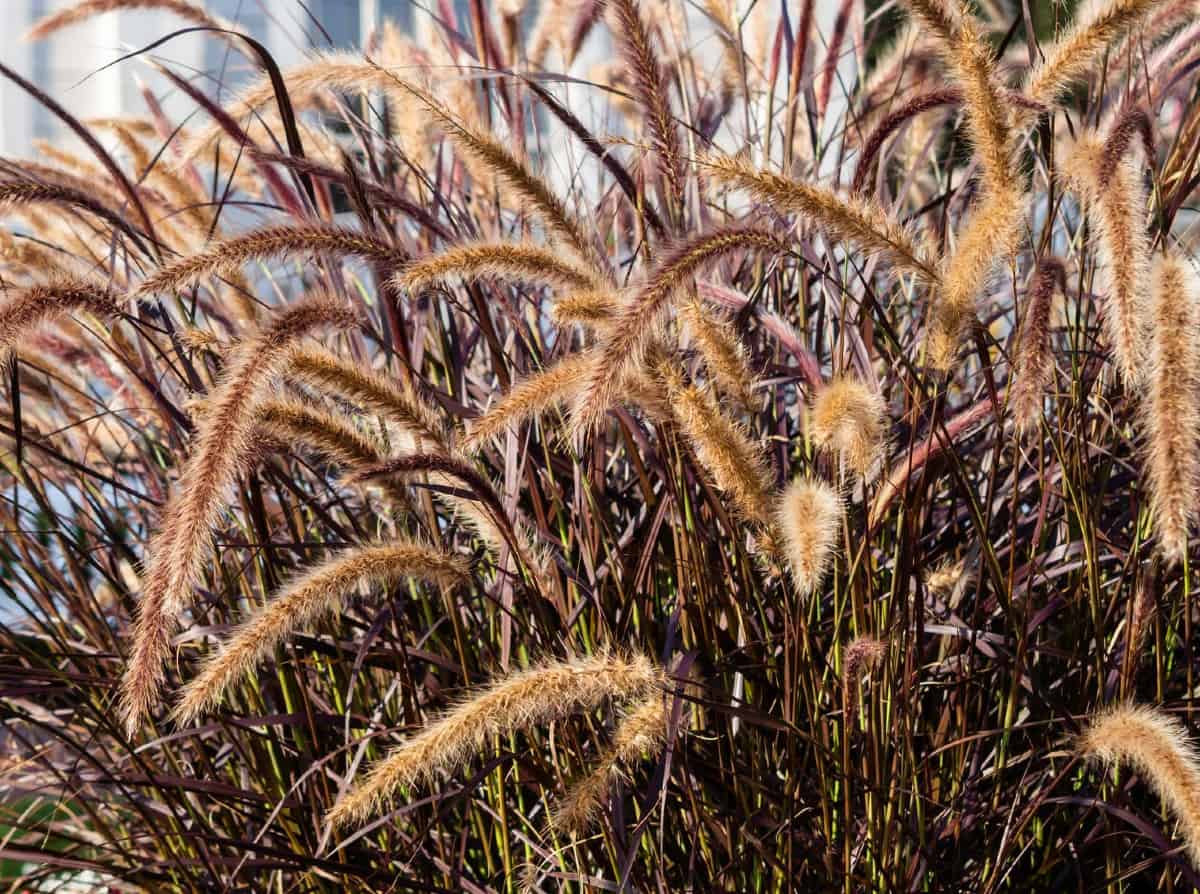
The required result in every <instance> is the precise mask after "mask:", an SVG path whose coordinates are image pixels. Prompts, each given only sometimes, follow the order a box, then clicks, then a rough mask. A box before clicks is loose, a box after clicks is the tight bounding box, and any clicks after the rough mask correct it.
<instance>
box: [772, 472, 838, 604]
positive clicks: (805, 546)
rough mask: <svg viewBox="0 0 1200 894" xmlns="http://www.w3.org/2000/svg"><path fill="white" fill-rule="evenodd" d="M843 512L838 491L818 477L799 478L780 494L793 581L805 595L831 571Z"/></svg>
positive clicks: (779, 516)
mask: <svg viewBox="0 0 1200 894" xmlns="http://www.w3.org/2000/svg"><path fill="white" fill-rule="evenodd" d="M842 511H843V509H842V498H841V497H840V496H839V495H838V492H837V491H836V490H834V489H833V488H832V487H830V486H829V485H828V484H826V483H825V482H824V481H820V480H818V479H812V478H796V479H795V480H793V481H792V483H791V484H789V485H788V486H787V489H786V490H785V491H784V492H783V493H782V494H781V495H780V497H779V500H778V503H777V504H776V510H775V513H776V515H775V520H776V524H777V525H778V526H779V530H780V532H781V533H782V535H783V544H784V548H785V549H786V558H787V562H788V566H789V568H790V569H791V572H792V580H793V581H794V582H795V584H796V589H797V590H798V591H799V592H800V594H801V595H802V596H807V595H809V594H812V593H814V592H815V591H816V590H817V588H818V587H819V586H820V585H821V581H822V580H824V578H825V575H826V574H828V573H829V567H830V565H831V564H832V563H833V555H834V551H835V550H836V548H837V540H838V537H839V535H840V527H841V522H842Z"/></svg>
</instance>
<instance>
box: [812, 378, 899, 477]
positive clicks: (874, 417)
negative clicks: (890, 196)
mask: <svg viewBox="0 0 1200 894" xmlns="http://www.w3.org/2000/svg"><path fill="white" fill-rule="evenodd" d="M812 433H813V441H815V442H816V444H817V446H818V447H821V448H824V449H829V450H832V451H834V452H835V453H836V454H837V455H838V459H839V460H840V462H841V464H842V466H843V467H844V468H845V467H848V468H850V469H852V470H853V471H854V472H857V473H858V474H859V475H862V476H863V477H864V478H869V477H871V476H872V475H873V474H874V471H875V470H876V469H877V467H878V465H879V463H880V461H881V460H882V459H883V452H884V449H885V443H886V438H887V405H886V404H885V403H884V400H883V395H881V394H880V393H879V392H878V391H876V390H875V389H874V388H871V387H870V386H869V385H867V384H866V383H865V382H863V381H861V380H859V379H856V378H852V377H850V376H842V377H840V378H837V379H834V380H833V381H832V382H830V383H829V384H828V385H826V386H825V387H824V388H822V389H821V390H820V391H819V392H818V393H817V396H816V400H814V401H813V405H812Z"/></svg>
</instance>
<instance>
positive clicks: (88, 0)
mask: <svg viewBox="0 0 1200 894" xmlns="http://www.w3.org/2000/svg"><path fill="white" fill-rule="evenodd" d="M138 9H147V10H151V9H153V10H163V11H165V12H171V13H174V14H175V15H177V16H179V17H180V18H182V19H184V20H185V21H188V22H191V23H192V24H194V25H200V26H201V27H205V28H227V29H235V26H234V25H231V24H230V23H229V22H226V21H225V20H224V19H222V18H219V17H217V16H214V15H210V14H209V13H207V12H205V11H204V8H203V7H202V6H200V5H198V4H196V3H191V2H188V0H79V2H77V3H73V4H72V5H70V6H67V7H65V8H63V9H59V10H57V11H55V12H52V13H50V14H49V15H47V16H45V17H43V18H41V19H39V20H38V21H37V22H35V23H34V25H33V27H32V28H30V29H29V31H27V32H26V33H25V39H26V40H43V39H44V38H47V37H49V36H50V35H51V34H54V33H55V32H57V31H61V30H62V29H64V28H68V27H70V26H71V25H76V24H79V23H80V22H85V21H87V20H88V19H90V18H93V17H95V16H98V15H102V14H104V13H106V12H117V11H124V10H138ZM235 30H236V29H235Z"/></svg>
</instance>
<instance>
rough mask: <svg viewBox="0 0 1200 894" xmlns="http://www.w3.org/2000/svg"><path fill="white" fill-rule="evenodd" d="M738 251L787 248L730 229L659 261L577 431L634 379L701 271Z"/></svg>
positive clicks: (598, 371) (602, 363)
mask: <svg viewBox="0 0 1200 894" xmlns="http://www.w3.org/2000/svg"><path fill="white" fill-rule="evenodd" d="M737 251H755V252H767V253H782V252H784V251H786V244H785V243H784V242H783V241H782V240H781V239H779V238H778V237H776V236H775V235H774V234H773V233H772V232H770V231H769V230H765V229H761V228H758V227H743V226H733V227H725V228H721V229H718V230H715V231H713V232H710V233H705V234H702V235H700V236H698V237H696V238H695V239H693V240H692V241H690V242H686V243H683V244H682V245H679V246H677V247H676V248H675V249H674V250H673V251H671V252H668V253H667V254H666V255H665V256H664V257H663V258H662V259H661V260H660V261H659V263H658V266H657V267H656V268H655V269H654V271H653V272H652V273H651V274H650V276H649V278H648V279H647V281H646V283H645V285H643V286H642V287H641V288H640V289H639V290H637V291H636V292H635V294H634V295H633V296H632V298H631V299H630V300H629V301H628V302H627V303H626V304H625V305H624V306H623V307H622V308H621V310H620V312H619V313H618V315H617V317H616V319H615V320H614V321H613V324H612V329H611V330H610V331H609V333H608V335H607V337H606V338H605V340H604V342H603V343H602V344H601V346H600V348H599V351H598V354H597V358H596V363H595V364H594V365H593V369H592V374H591V376H590V378H589V381H588V384H587V386H586V388H585V389H584V390H583V393H582V394H581V395H580V399H579V400H578V401H577V402H576V405H575V408H574V413H573V418H574V424H575V428H576V429H577V430H581V431H589V430H592V429H594V428H595V427H596V426H597V425H598V424H599V423H600V420H601V419H602V418H603V417H604V414H605V412H607V410H608V408H609V406H611V405H612V403H613V401H614V399H615V397H616V395H617V394H618V393H619V392H620V390H621V388H622V387H623V386H624V384H625V382H626V379H627V378H628V377H629V375H630V373H632V372H633V371H634V370H636V369H638V368H640V367H641V366H642V363H643V360H644V358H645V356H646V350H647V348H648V347H649V345H650V343H651V341H652V340H653V336H654V334H655V332H656V330H657V328H658V324H659V322H660V320H661V319H662V316H663V314H664V313H665V312H666V310H667V308H668V307H669V306H670V305H671V302H672V299H673V298H674V296H675V295H677V294H678V293H679V292H680V291H681V290H682V289H684V288H686V287H687V286H689V285H690V284H691V283H692V281H693V278H694V277H695V276H696V275H697V274H698V273H699V272H700V271H701V270H703V269H705V268H706V267H709V266H711V265H712V264H715V263H716V262H717V261H719V260H721V259H722V258H724V257H727V256H728V255H729V254H730V253H732V252H737Z"/></svg>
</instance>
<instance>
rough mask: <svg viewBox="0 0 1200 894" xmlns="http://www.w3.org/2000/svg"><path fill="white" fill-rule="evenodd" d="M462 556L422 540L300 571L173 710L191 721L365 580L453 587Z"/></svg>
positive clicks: (462, 571)
mask: <svg viewBox="0 0 1200 894" xmlns="http://www.w3.org/2000/svg"><path fill="white" fill-rule="evenodd" d="M468 574H469V572H468V569H467V564H466V562H465V561H463V560H462V559H459V558H457V557H454V556H451V555H449V554H447V553H444V552H441V551H439V550H435V549H433V548H432V547H428V546H425V545H423V544H419V543H406V542H397V543H383V544H378V545H369V546H360V547H354V548H352V549H348V550H346V551H344V552H342V553H341V554H340V555H337V556H334V557H333V558H332V559H330V560H329V561H327V562H325V563H324V564H322V565H318V566H317V567H316V568H313V569H312V570H310V571H308V572H306V573H303V574H301V575H298V576H297V577H295V578H294V579H293V580H292V581H291V583H289V584H287V585H285V586H284V587H283V589H282V590H281V591H280V592H279V593H278V594H277V595H276V596H275V597H274V598H272V599H271V601H270V602H268V603H267V604H266V605H265V606H264V607H263V608H262V609H260V610H259V611H257V612H256V613H255V614H254V615H253V616H251V617H250V618H249V619H248V620H246V621H244V622H243V623H242V624H241V625H240V626H239V627H238V628H237V629H236V630H235V631H234V632H233V634H232V635H231V636H230V637H229V639H228V640H226V641H225V643H224V644H223V645H222V647H221V650H220V651H219V652H218V653H217V654H215V655H213V656H212V657H210V658H209V659H208V661H207V662H206V663H205V665H204V667H203V668H202V669H201V671H200V673H199V674H198V675H197V676H196V677H195V678H193V679H192V680H191V681H190V682H189V683H188V684H187V686H186V687H185V688H184V690H183V695H182V697H181V698H180V701H179V703H178V704H177V705H176V707H175V710H174V716H175V720H176V722H177V723H180V724H185V723H189V722H191V721H192V720H194V719H195V718H197V717H199V716H200V715H201V714H203V713H204V712H205V711H208V710H210V709H211V708H213V707H215V706H216V705H217V704H219V703H220V701H221V699H222V698H223V697H224V695H225V693H226V692H227V691H228V690H229V688H230V687H231V686H232V685H233V684H234V683H236V682H237V681H238V680H239V679H240V678H242V677H243V676H245V675H246V674H247V673H249V672H250V671H251V670H252V669H253V668H254V666H255V665H256V664H257V663H258V662H259V661H261V660H263V659H264V658H265V657H266V656H267V655H268V654H270V652H271V651H272V650H273V649H274V648H275V647H276V646H277V645H278V644H279V643H281V642H282V641H283V640H284V639H285V638H286V637H288V636H289V635H291V634H292V633H294V632H295V631H297V630H301V629H303V628H305V627H307V626H309V625H310V624H313V623H316V622H318V621H320V620H321V619H322V618H327V617H329V616H331V615H335V614H337V613H338V612H340V611H341V610H342V605H343V602H344V600H345V598H346V597H347V596H348V595H349V594H350V593H351V592H352V591H353V590H354V589H355V588H357V587H359V586H362V585H364V584H370V585H374V586H387V585H390V584H392V583H394V582H395V581H397V580H400V579H401V578H405V577H413V578H418V579H421V580H426V581H429V582H431V583H437V584H443V585H450V584H454V583H460V582H462V581H464V580H466V579H467V577H468Z"/></svg>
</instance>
